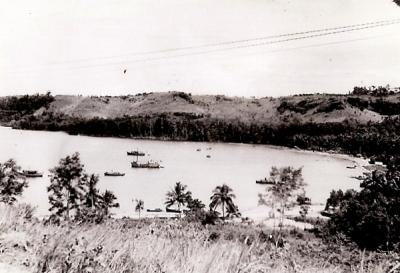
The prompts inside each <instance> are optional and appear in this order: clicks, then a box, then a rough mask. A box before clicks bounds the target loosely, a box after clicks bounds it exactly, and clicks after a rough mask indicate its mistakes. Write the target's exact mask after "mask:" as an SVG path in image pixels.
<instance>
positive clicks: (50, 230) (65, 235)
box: [0, 205, 396, 273]
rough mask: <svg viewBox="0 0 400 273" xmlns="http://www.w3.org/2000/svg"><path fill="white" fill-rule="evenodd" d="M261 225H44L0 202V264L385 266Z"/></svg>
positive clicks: (282, 268)
mask: <svg viewBox="0 0 400 273" xmlns="http://www.w3.org/2000/svg"><path fill="white" fill-rule="evenodd" d="M270 232H271V231H270V230H267V229H265V228H262V227H260V226H247V225H246V226H245V225H240V224H225V225H218V226H207V227H203V226H201V225H198V224H196V223H187V222H185V221H184V220H182V221H180V220H142V221H138V220H130V219H120V220H112V219H110V220H109V221H108V222H106V223H104V224H100V225H91V224H85V225H72V226H70V227H68V226H66V225H64V226H63V225H61V226H53V225H44V224H43V223H41V222H40V221H38V220H37V219H35V218H32V217H31V209H30V208H29V207H27V206H23V205H20V206H18V207H10V206H5V205H0V252H1V254H0V263H7V264H13V265H17V266H19V267H20V268H21V269H24V270H26V271H29V272H63V273H64V272H65V273H66V272H82V273H83V272H87V273H89V272H104V273H107V272H110V273H111V272H124V273H128V272H160V273H161V272H165V273H169V272H171V273H175V272H196V273H197V272H199V273H200V272H210V273H211V272H215V273H217V272H218V273H221V272H246V273H247V272H248V273H252V272H280V273H285V272H304V273H306V272H307V273H308V272H310V273H311V272H326V273H333V272H357V273H361V272H363V273H364V272H366V273H368V272H376V273H380V272H382V273H383V272H388V271H389V270H390V268H392V267H393V266H394V265H395V258H396V257H395V256H394V255H386V254H379V253H373V252H372V253H367V252H363V251H359V250H357V249H354V248H353V249H351V248H348V247H343V246H336V245H335V246H329V245H326V244H324V243H323V242H322V240H321V239H319V238H316V237H315V236H314V235H312V234H309V233H304V232H301V231H299V230H291V231H287V234H286V237H285V241H286V244H285V246H284V247H283V248H276V247H275V246H274V244H272V243H271V242H270V241H269V240H268V234H269V233H270Z"/></svg>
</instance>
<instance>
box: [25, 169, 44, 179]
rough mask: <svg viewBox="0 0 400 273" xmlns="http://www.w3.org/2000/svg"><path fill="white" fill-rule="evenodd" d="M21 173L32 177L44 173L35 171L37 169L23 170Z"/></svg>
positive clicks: (40, 175) (41, 175)
mask: <svg viewBox="0 0 400 273" xmlns="http://www.w3.org/2000/svg"><path fill="white" fill-rule="evenodd" d="M21 175H23V176H25V177H30V178H34V177H43V174H42V173H40V172H38V171H35V170H23V171H22V173H21Z"/></svg>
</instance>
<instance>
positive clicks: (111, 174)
mask: <svg viewBox="0 0 400 273" xmlns="http://www.w3.org/2000/svg"><path fill="white" fill-rule="evenodd" d="M124 175H125V173H120V172H114V171H111V172H105V173H104V176H124Z"/></svg>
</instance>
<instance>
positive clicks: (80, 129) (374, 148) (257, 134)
mask: <svg viewBox="0 0 400 273" xmlns="http://www.w3.org/2000/svg"><path fill="white" fill-rule="evenodd" d="M14 128H19V129H33V130H49V131H58V130H61V131H66V132H68V133H70V134H83V135H90V136H115V137H128V138H158V139H168V140H184V141H206V142H207V141H216V142H238V143H252V144H270V145H279V146H287V147H298V148H301V149H307V150H316V151H328V150H334V151H337V152H343V153H348V154H352V155H363V156H367V157H377V158H378V159H380V160H383V159H384V158H390V157H391V156H395V155H398V154H400V147H399V145H397V143H398V142H399V140H400V134H399V132H400V117H398V116H393V117H387V118H386V119H385V120H384V121H383V122H381V123H371V122H369V123H367V124H359V123H356V122H354V121H343V122H335V123H334V122H332V123H312V122H309V123H288V124H281V125H268V124H260V123H253V124H249V123H243V122H239V121H224V120H216V119H212V118H206V117H200V118H197V117H193V116H190V115H189V116H182V115H180V116H179V117H177V116H175V115H174V114H159V115H151V116H150V115H144V116H132V117H121V118H115V119H101V118H93V119H82V118H77V117H69V116H64V115H55V114H53V113H45V114H43V115H42V116H33V115H30V116H26V117H24V118H22V119H20V120H19V121H18V122H16V123H15V124H14Z"/></svg>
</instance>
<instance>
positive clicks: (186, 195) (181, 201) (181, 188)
mask: <svg viewBox="0 0 400 273" xmlns="http://www.w3.org/2000/svg"><path fill="white" fill-rule="evenodd" d="M186 188H187V186H186V185H183V184H182V183H181V182H176V184H175V186H174V188H173V189H172V190H171V191H169V192H167V200H166V201H165V204H166V205H167V208H168V207H170V206H172V205H174V204H177V205H178V210H179V217H181V212H182V211H181V207H182V206H183V205H185V204H187V203H188V201H189V200H191V198H192V193H191V192H190V191H187V190H186Z"/></svg>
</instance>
